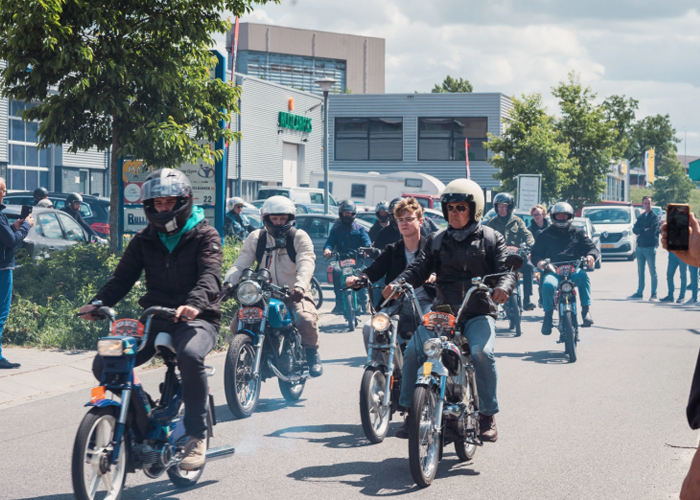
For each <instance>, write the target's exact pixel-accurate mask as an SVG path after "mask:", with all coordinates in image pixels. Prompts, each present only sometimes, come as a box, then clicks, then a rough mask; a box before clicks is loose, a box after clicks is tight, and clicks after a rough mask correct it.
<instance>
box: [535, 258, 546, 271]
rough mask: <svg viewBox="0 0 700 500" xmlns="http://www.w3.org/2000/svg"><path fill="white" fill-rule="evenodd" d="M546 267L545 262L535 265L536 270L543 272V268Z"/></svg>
mask: <svg viewBox="0 0 700 500" xmlns="http://www.w3.org/2000/svg"><path fill="white" fill-rule="evenodd" d="M546 265H547V261H546V260H541V261H539V262H538V263H537V269H540V270H542V271H544V267H545V266H546Z"/></svg>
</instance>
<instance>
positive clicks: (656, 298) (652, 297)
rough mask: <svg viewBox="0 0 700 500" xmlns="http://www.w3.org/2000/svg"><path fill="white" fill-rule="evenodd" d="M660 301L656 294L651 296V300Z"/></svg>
mask: <svg viewBox="0 0 700 500" xmlns="http://www.w3.org/2000/svg"><path fill="white" fill-rule="evenodd" d="M671 300H673V298H671ZM658 301H659V299H658V297H657V296H656V295H652V296H651V297H649V302H658Z"/></svg>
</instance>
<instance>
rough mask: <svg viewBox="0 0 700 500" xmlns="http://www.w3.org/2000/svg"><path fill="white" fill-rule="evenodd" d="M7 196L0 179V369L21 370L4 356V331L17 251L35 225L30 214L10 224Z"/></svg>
mask: <svg viewBox="0 0 700 500" xmlns="http://www.w3.org/2000/svg"><path fill="white" fill-rule="evenodd" d="M6 194H7V184H6V183H5V179H3V178H2V177H0V246H1V247H2V257H1V258H0V368H19V366H20V365H19V363H10V362H9V361H8V360H6V359H5V358H4V357H3V355H2V331H3V329H4V328H5V321H7V317H8V316H9V315H10V303H11V301H12V270H13V269H14V268H15V250H16V249H17V248H18V247H19V246H20V245H21V244H22V241H24V238H26V237H27V234H28V233H29V229H31V227H32V226H33V225H34V219H32V215H31V214H29V216H27V218H26V219H17V220H16V221H15V222H14V223H13V224H10V222H9V221H8V220H7V215H5V214H4V213H3V212H2V211H3V210H5V205H3V204H2V201H3V198H4V197H5V195H6Z"/></svg>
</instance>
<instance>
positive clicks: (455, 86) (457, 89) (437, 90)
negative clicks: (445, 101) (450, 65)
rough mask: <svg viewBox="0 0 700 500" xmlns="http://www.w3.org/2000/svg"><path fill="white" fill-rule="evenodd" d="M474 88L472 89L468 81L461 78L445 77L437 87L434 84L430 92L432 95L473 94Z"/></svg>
mask: <svg viewBox="0 0 700 500" xmlns="http://www.w3.org/2000/svg"><path fill="white" fill-rule="evenodd" d="M473 91H474V87H472V84H471V83H469V80H467V79H466V78H465V79H462V78H457V79H455V78H452V77H451V76H450V75H447V76H446V77H445V79H444V80H443V82H442V83H441V84H440V85H438V84H435V86H434V87H433V90H431V91H430V92H431V93H433V94H444V93H449V92H452V93H456V94H458V93H469V92H473Z"/></svg>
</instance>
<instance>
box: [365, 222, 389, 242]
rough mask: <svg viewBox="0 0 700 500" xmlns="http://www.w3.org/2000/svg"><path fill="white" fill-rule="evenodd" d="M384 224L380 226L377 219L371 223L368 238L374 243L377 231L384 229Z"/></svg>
mask: <svg viewBox="0 0 700 500" xmlns="http://www.w3.org/2000/svg"><path fill="white" fill-rule="evenodd" d="M385 227H386V226H382V225H381V223H380V222H379V220H375V221H374V224H372V227H371V228H369V239H370V240H371V241H372V243H374V240H376V239H377V236H378V235H379V231H381V230H382V229H384V228H385Z"/></svg>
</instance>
